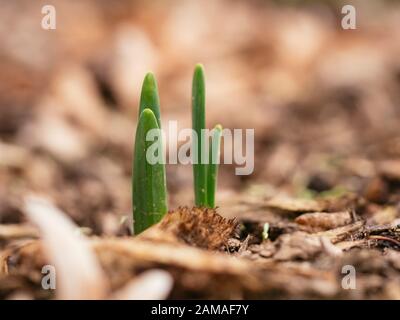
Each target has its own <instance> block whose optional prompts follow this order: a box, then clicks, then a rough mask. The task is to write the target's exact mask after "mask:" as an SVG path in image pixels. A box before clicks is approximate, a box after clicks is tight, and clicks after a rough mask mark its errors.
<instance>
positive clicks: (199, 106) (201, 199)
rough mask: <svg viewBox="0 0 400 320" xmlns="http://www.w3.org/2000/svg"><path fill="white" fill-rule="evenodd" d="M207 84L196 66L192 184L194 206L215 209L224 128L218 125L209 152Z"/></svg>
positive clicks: (193, 103)
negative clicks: (206, 132) (206, 109)
mask: <svg viewBox="0 0 400 320" xmlns="http://www.w3.org/2000/svg"><path fill="white" fill-rule="evenodd" d="M205 104H206V97H205V80H204V69H203V66H202V65H201V64H197V65H196V68H195V70H194V75H193V84H192V127H193V131H194V132H193V135H196V137H195V138H194V139H193V141H194V143H196V142H197V145H196V144H195V145H194V148H193V181H194V195H195V204H196V206H199V207H208V208H214V207H215V190H216V184H217V174H218V164H219V148H220V141H221V134H222V127H221V126H220V125H217V126H216V127H215V128H214V130H213V132H212V145H210V147H209V148H210V149H209V150H208V137H207V136H206V135H205V127H206V111H205Z"/></svg>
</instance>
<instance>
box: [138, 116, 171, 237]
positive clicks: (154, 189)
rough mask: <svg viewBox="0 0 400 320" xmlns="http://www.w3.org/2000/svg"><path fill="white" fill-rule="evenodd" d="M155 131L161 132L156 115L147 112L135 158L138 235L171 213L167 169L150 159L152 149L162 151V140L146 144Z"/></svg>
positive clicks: (140, 131)
mask: <svg viewBox="0 0 400 320" xmlns="http://www.w3.org/2000/svg"><path fill="white" fill-rule="evenodd" d="M151 129H159V125H158V122H157V119H156V116H155V115H154V112H153V111H152V110H151V109H150V108H145V109H144V110H143V111H142V112H141V114H140V117H139V122H138V126H137V129H136V137H135V149H134V155H133V176H132V202H133V217H134V232H135V234H139V233H140V232H142V231H143V230H145V229H147V228H148V227H150V226H152V225H153V224H155V223H157V222H159V221H160V220H161V219H162V217H163V216H164V215H165V214H166V213H167V211H168V208H167V187H166V178H165V165H164V164H163V163H155V164H151V163H149V161H148V159H147V158H146V154H147V150H148V149H149V148H150V146H152V148H154V144H155V146H156V147H157V150H162V141H161V139H159V140H156V141H146V135H147V133H148V132H149V130H151Z"/></svg>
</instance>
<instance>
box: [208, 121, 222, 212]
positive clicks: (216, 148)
mask: <svg viewBox="0 0 400 320" xmlns="http://www.w3.org/2000/svg"><path fill="white" fill-rule="evenodd" d="M221 135H222V126H221V125H220V124H217V125H216V126H215V127H214V129H213V130H212V133H211V144H210V161H209V165H208V170H207V203H208V206H209V207H210V208H215V190H216V189H217V176H218V166H219V162H220V161H219V154H220V145H221Z"/></svg>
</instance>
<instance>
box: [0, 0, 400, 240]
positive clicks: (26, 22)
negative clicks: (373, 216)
mask: <svg viewBox="0 0 400 320" xmlns="http://www.w3.org/2000/svg"><path fill="white" fill-rule="evenodd" d="M49 4H50V5H54V6H55V8H56V10H57V11H56V12H57V16H56V17H57V28H56V30H43V29H42V28H41V20H42V18H43V14H42V13H41V8H42V6H43V5H49ZM344 4H352V5H354V6H355V7H356V10H357V29H356V30H343V29H342V28H341V19H342V17H343V15H342V14H341V8H342V6H343V5H344ZM0 21H1V22H0V43H1V45H0V223H17V222H20V221H21V220H23V219H24V218H23V216H22V211H21V203H22V199H23V197H24V196H25V195H27V194H28V193H30V192H36V193H42V194H45V195H47V196H48V197H49V198H51V199H52V200H54V201H55V202H56V204H57V205H58V206H60V207H61V208H62V209H63V210H64V211H66V212H67V213H68V214H69V215H70V216H71V217H72V218H73V219H74V220H75V221H76V222H77V223H78V224H79V225H80V226H82V227H88V228H90V229H91V230H92V231H93V232H94V233H97V234H98V233H105V234H116V233H123V232H126V231H124V230H122V229H121V221H125V220H124V219H125V218H124V217H129V216H130V207H131V204H130V174H131V153H132V147H133V136H134V130H135V125H136V121H137V109H138V99H139V96H140V87H141V82H142V79H143V77H144V75H145V73H146V72H147V71H150V70H151V71H153V72H154V73H155V75H156V77H157V80H158V86H159V90H160V98H161V104H162V106H161V108H162V110H161V112H162V120H163V122H165V123H166V122H167V121H168V120H172V119H173V120H178V121H179V125H180V126H181V127H189V126H190V123H191V120H190V119H191V118H190V117H191V114H190V93H191V76H192V72H193V68H194V65H195V63H197V62H201V63H203V65H204V66H205V70H206V81H207V82H206V85H207V122H208V125H209V126H210V127H211V126H213V125H214V124H216V123H221V124H222V125H223V126H224V127H226V128H254V129H255V134H256V154H255V158H256V164H255V172H254V174H253V175H251V176H248V177H239V176H235V174H234V167H233V166H225V165H223V166H222V167H221V172H220V179H219V192H218V194H217V199H219V200H218V204H219V205H220V206H221V207H222V208H221V209H222V211H223V207H224V204H227V203H229V202H231V201H233V200H234V199H235V197H234V195H235V194H236V193H238V192H242V191H244V190H248V189H249V188H250V189H251V190H253V191H254V190H256V191H257V190H258V189H257V188H258V187H260V188H261V190H262V192H263V195H265V194H273V193H276V192H290V193H294V194H296V195H301V196H308V195H310V194H312V193H313V192H314V193H315V192H323V191H330V190H342V189H345V190H351V191H354V192H358V193H361V194H365V195H366V196H368V197H371V198H372V199H374V201H377V202H382V201H388V200H390V199H387V198H385V197H387V195H386V194H385V192H384V191H385V188H386V186H385V185H382V183H384V182H382V181H381V180H379V179H378V180H377V179H376V172H377V171H379V170H383V171H385V172H386V173H388V174H392V175H395V176H396V175H398V176H400V166H399V162H398V159H400V138H399V137H398V133H399V131H400V129H399V128H400V126H399V115H400V110H399V102H400V91H399V89H400V4H399V3H398V2H397V1H261V0H260V1H228V0H224V1H194V0H186V1H161V0H159V1H128V0H117V1H105V0H98V1H66V0H62V1H61V0H59V1H50V0H47V1H36V0H35V1H32V0H26V1H24V0H17V1H8V0H1V1H0ZM167 175H168V177H167V179H168V184H169V192H170V202H171V208H173V207H176V206H178V205H191V204H192V201H193V200H192V198H193V195H192V193H193V192H192V177H191V167H188V166H169V167H168V172H167ZM374 188H375V189H374ZM391 201H395V200H393V199H392V200H391ZM121 219H122V220H121Z"/></svg>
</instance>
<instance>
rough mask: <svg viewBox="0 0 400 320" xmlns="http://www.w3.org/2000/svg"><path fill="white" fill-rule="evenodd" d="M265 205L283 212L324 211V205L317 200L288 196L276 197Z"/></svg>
mask: <svg viewBox="0 0 400 320" xmlns="http://www.w3.org/2000/svg"><path fill="white" fill-rule="evenodd" d="M264 205H265V206H266V207H270V208H273V209H278V210H282V211H283V212H315V211H323V210H324V205H323V204H322V203H320V202H318V201H316V200H311V199H296V198H289V197H286V196H276V197H274V198H272V199H269V200H267V201H266V202H265V203H264Z"/></svg>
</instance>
